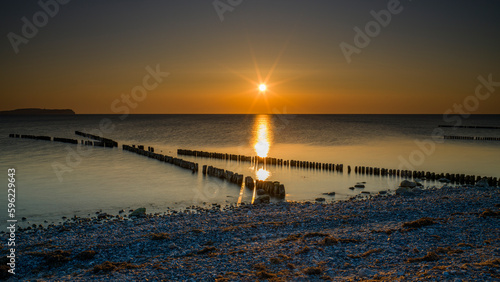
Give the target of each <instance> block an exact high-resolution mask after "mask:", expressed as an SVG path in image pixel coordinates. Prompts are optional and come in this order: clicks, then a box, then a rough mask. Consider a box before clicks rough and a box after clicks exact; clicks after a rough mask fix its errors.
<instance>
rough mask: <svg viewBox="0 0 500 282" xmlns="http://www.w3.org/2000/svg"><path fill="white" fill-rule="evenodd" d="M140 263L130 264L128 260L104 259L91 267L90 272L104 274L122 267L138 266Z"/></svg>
mask: <svg viewBox="0 0 500 282" xmlns="http://www.w3.org/2000/svg"><path fill="white" fill-rule="evenodd" d="M139 267H141V266H140V265H135V264H131V263H128V262H110V261H105V262H103V263H101V264H99V265H96V266H94V267H93V268H92V272H93V273H95V274H106V273H110V272H114V271H119V270H122V269H134V268H139Z"/></svg>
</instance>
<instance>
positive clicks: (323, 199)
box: [316, 198, 325, 202]
mask: <svg viewBox="0 0 500 282" xmlns="http://www.w3.org/2000/svg"><path fill="white" fill-rule="evenodd" d="M324 201H325V198H316V202H324Z"/></svg>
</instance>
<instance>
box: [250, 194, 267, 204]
mask: <svg viewBox="0 0 500 282" xmlns="http://www.w3.org/2000/svg"><path fill="white" fill-rule="evenodd" d="M269 202H271V197H269V195H261V196H258V197H257V198H255V201H253V204H254V205H259V204H269Z"/></svg>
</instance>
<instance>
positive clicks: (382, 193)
mask: <svg viewBox="0 0 500 282" xmlns="http://www.w3.org/2000/svg"><path fill="white" fill-rule="evenodd" d="M378 193H379V194H380V195H385V194H387V191H384V190H382V191H378Z"/></svg>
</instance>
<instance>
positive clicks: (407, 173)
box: [354, 166, 499, 186]
mask: <svg viewBox="0 0 500 282" xmlns="http://www.w3.org/2000/svg"><path fill="white" fill-rule="evenodd" d="M354 172H355V173H356V174H367V175H380V176H401V177H404V178H410V179H411V178H413V179H415V178H418V179H421V180H442V181H445V180H449V181H450V182H452V183H459V184H475V183H476V182H478V181H479V180H481V179H482V178H483V177H481V176H475V175H465V174H453V173H435V172H429V171H411V170H399V169H387V168H378V167H365V166H356V167H354ZM486 178H487V179H488V185H490V186H497V185H499V180H498V179H497V178H496V177H486Z"/></svg>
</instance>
